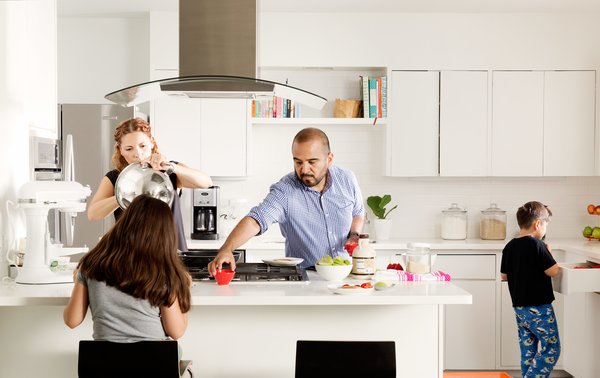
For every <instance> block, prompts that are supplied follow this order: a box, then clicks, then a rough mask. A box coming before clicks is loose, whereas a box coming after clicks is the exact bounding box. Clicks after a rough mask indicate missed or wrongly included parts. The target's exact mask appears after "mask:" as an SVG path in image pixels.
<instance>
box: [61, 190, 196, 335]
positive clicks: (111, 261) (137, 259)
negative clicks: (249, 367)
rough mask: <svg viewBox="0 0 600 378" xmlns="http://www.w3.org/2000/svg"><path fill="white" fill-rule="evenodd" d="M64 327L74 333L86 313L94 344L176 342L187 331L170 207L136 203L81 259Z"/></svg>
mask: <svg viewBox="0 0 600 378" xmlns="http://www.w3.org/2000/svg"><path fill="white" fill-rule="evenodd" d="M73 280H74V282H75V286H74V288H73V292H72V294H71V299H70V300H69V303H68V304H67V307H66V308H65V310H64V314H63V317H64V321H65V324H66V325H67V326H69V327H70V328H75V327H77V326H78V325H79V324H81V322H82V321H83V320H84V319H85V316H86V313H87V309H88V307H89V308H90V311H91V314H92V320H93V338H94V340H107V341H113V342H135V341H142V340H161V339H166V338H168V337H170V338H172V339H178V338H180V337H181V336H182V335H183V333H184V332H185V330H186V328H187V312H188V311H189V310H190V306H191V294H190V285H191V278H190V276H189V274H188V272H187V270H186V268H185V266H184V265H183V262H182V261H181V259H180V257H179V255H178V254H177V241H176V236H175V224H174V222H173V217H172V215H171V210H170V209H169V206H168V205H167V204H166V203H164V202H162V201H160V200H158V199H155V198H152V197H149V196H146V195H141V196H138V197H136V198H135V199H134V200H133V201H132V203H131V204H130V205H129V206H128V207H127V210H126V211H125V212H124V213H123V216H122V217H121V218H120V219H119V220H118V221H117V223H116V224H115V225H114V226H113V228H111V229H110V230H109V231H108V232H107V233H106V234H105V235H104V236H103V237H102V239H100V241H99V242H98V244H97V245H96V246H95V247H94V248H93V249H92V250H91V251H89V252H88V253H87V254H86V255H84V256H83V258H82V259H81V261H80V262H79V265H78V268H77V269H76V270H75V272H74V274H73Z"/></svg>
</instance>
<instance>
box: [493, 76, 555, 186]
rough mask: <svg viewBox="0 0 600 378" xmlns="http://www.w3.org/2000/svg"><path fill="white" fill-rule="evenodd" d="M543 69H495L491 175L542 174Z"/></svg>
mask: <svg viewBox="0 0 600 378" xmlns="http://www.w3.org/2000/svg"><path fill="white" fill-rule="evenodd" d="M543 88H544V73H543V72H531V71H495V72H494V73H493V94H492V96H493V97H492V98H493V100H492V101H493V107H492V109H493V112H492V175H493V176H541V175H542V152H543V139H544V137H543V131H544V111H543V110H544V92H543Z"/></svg>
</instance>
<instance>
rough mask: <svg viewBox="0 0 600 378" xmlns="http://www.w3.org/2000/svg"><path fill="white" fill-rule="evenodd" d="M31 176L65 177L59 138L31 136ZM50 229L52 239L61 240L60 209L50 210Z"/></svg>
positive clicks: (51, 178) (49, 179) (40, 179)
mask: <svg viewBox="0 0 600 378" xmlns="http://www.w3.org/2000/svg"><path fill="white" fill-rule="evenodd" d="M29 165H30V170H29V172H30V176H31V180H33V181H61V180H62V179H63V172H62V159H61V141H60V140H59V139H50V138H41V137H37V136H32V137H30V138H29ZM48 231H49V232H50V239H51V241H54V242H56V243H58V242H59V237H58V235H60V212H59V211H58V209H50V210H49V211H48Z"/></svg>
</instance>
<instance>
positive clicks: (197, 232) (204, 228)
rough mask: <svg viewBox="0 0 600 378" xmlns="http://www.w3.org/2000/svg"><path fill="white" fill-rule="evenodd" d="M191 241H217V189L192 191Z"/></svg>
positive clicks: (214, 187) (215, 187)
mask: <svg viewBox="0 0 600 378" xmlns="http://www.w3.org/2000/svg"><path fill="white" fill-rule="evenodd" d="M192 202H193V206H194V208H193V211H192V235H191V237H192V239H195V240H217V239H218V238H219V232H218V225H217V223H218V222H217V214H218V212H217V211H218V206H219V187H218V186H211V187H210V188H208V189H194V191H193V192H192Z"/></svg>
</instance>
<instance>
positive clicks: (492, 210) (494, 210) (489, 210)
mask: <svg viewBox="0 0 600 378" xmlns="http://www.w3.org/2000/svg"><path fill="white" fill-rule="evenodd" d="M481 212H482V213H503V214H504V213H506V210H502V209H500V208H499V207H498V205H496V204H495V203H491V204H490V207H488V208H487V209H485V210H481Z"/></svg>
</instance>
